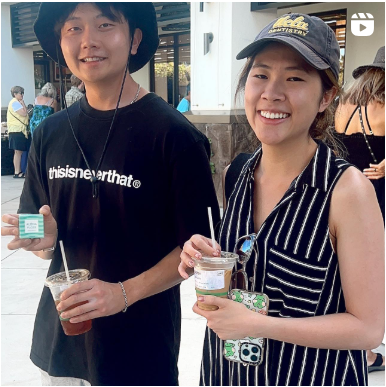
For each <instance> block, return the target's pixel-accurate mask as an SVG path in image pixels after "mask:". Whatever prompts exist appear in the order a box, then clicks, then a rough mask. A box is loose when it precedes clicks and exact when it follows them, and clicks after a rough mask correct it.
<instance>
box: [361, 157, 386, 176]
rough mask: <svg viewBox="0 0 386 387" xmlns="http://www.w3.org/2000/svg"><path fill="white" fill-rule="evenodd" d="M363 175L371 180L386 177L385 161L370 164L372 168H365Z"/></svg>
mask: <svg viewBox="0 0 386 387" xmlns="http://www.w3.org/2000/svg"><path fill="white" fill-rule="evenodd" d="M363 174H364V175H365V176H367V177H368V178H369V179H370V180H378V179H381V178H382V177H385V160H383V161H381V162H380V163H379V164H370V168H365V169H364V170H363Z"/></svg>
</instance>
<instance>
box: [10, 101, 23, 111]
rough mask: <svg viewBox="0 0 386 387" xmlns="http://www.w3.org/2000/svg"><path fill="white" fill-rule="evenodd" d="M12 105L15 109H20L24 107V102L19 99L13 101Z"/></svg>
mask: <svg viewBox="0 0 386 387" xmlns="http://www.w3.org/2000/svg"><path fill="white" fill-rule="evenodd" d="M11 106H12V109H13V110H14V111H16V110H19V109H21V108H22V107H23V106H22V104H21V103H20V102H19V101H17V100H14V101H11Z"/></svg>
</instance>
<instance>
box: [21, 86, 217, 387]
mask: <svg viewBox="0 0 386 387" xmlns="http://www.w3.org/2000/svg"><path fill="white" fill-rule="evenodd" d="M68 111H69V114H70V117H71V122H72V125H73V128H74V130H75V133H76V135H77V138H78V140H79V143H80V145H81V147H82V148H83V151H84V153H85V155H86V157H87V160H88V161H89V165H90V168H91V169H95V168H96V166H97V163H98V161H99V159H100V156H101V154H102V150H103V147H104V144H105V141H106V136H107V133H108V130H109V127H110V123H111V119H112V116H113V113H114V112H113V111H105V112H102V111H98V110H95V109H93V108H91V107H90V106H89V105H88V103H87V99H86V98H83V99H82V100H81V101H78V102H76V103H75V104H73V105H72V106H71V107H70V108H69V110H68ZM209 152H210V150H209V143H208V140H207V139H206V137H205V136H204V135H203V134H202V133H200V132H199V131H198V130H197V129H196V128H194V126H193V125H191V124H190V123H189V122H188V121H187V120H186V118H185V117H184V116H183V115H181V114H180V113H179V112H177V111H176V110H175V109H173V108H172V107H170V106H169V105H168V104H167V103H166V102H164V101H163V100H162V99H161V98H160V97H158V96H157V95H155V94H152V93H149V94H147V95H145V96H144V97H143V98H142V99H140V100H139V101H138V102H136V103H134V104H133V105H130V106H126V107H123V108H120V109H119V110H118V113H117V116H116V118H115V124H114V127H113V130H112V134H111V137H110V140H109V143H108V146H107V151H106V153H105V155H104V158H103V161H102V164H101V168H100V170H101V181H100V182H99V183H98V184H99V197H98V198H97V199H96V198H93V197H92V184H91V182H90V181H89V180H88V179H89V178H90V177H91V172H90V171H89V170H88V168H87V166H86V164H85V162H84V160H83V157H82V155H81V152H80V150H79V148H78V146H77V144H76V142H75V140H74V137H73V134H72V132H71V128H70V126H69V123H68V119H67V115H66V112H65V111H61V112H58V113H56V114H54V115H52V116H50V117H48V118H46V119H45V120H44V121H43V122H42V124H41V125H40V126H39V127H38V128H37V129H36V130H35V132H34V137H33V144H32V147H31V151H30V156H29V162H28V170H27V176H26V180H25V183H24V188H23V192H22V195H21V199H20V208H19V213H37V212H38V210H39V208H40V207H41V206H42V205H44V204H48V205H50V206H51V210H52V212H53V215H54V217H55V219H56V220H57V223H58V238H59V240H63V244H64V247H65V251H66V256H67V260H68V266H69V269H78V268H85V269H88V270H89V271H90V272H91V275H92V278H98V279H100V280H103V281H107V282H115V283H116V282H118V281H124V280H127V279H128V278H132V277H135V276H137V275H139V274H141V273H142V272H144V271H146V270H148V269H150V268H151V267H153V266H154V265H155V264H157V263H158V262H159V261H160V260H161V259H162V258H164V257H165V256H166V255H167V254H168V253H169V252H170V251H172V250H173V249H174V248H175V247H177V246H178V245H180V246H182V245H183V243H184V242H185V241H186V240H187V239H189V238H190V237H191V236H192V235H193V234H195V233H199V234H203V235H206V236H209V235H210V231H209V224H208V215H207V207H208V206H210V207H212V211H213V216H214V221H215V222H216V223H217V222H218V221H219V209H218V204H217V200H216V194H215V190H214V187H213V183H212V176H211V171H210V167H209ZM63 270H64V268H63V263H62V258H61V254H60V249H56V251H55V252H54V256H53V259H52V262H51V265H50V268H49V271H48V275H51V274H54V273H57V272H60V271H63ZM175 270H177V267H176V268H175ZM192 291H194V290H193V289H192ZM180 325H181V310H180V293H179V286H175V287H173V288H171V289H169V290H167V291H164V292H162V293H160V294H157V295H154V296H152V297H149V298H146V299H144V300H141V301H139V302H137V303H135V304H134V305H132V306H130V307H129V308H128V310H127V312H126V313H118V314H116V315H113V316H109V317H103V318H98V319H95V320H93V327H92V329H91V331H89V332H88V333H86V334H83V335H80V336H72V337H71V336H66V335H65V334H64V333H63V330H62V328H61V325H60V321H59V318H58V314H57V311H56V309H55V305H54V301H53V299H52V296H51V294H50V291H49V289H48V288H44V290H43V293H42V297H41V300H40V303H39V307H38V311H37V316H36V321H35V327H34V334H33V342H32V350H31V359H32V361H33V362H34V363H35V364H36V365H37V366H38V367H40V368H42V369H43V370H45V371H47V372H48V373H49V374H50V375H52V376H62V377H76V378H82V379H85V380H88V381H89V382H90V383H91V384H93V385H175V384H177V383H178V370H177V360H178V352H179V343H180Z"/></svg>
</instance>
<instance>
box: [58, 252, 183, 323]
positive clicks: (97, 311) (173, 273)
mask: <svg viewBox="0 0 386 387" xmlns="http://www.w3.org/2000/svg"><path fill="white" fill-rule="evenodd" d="M180 253H181V249H180V248H179V247H176V248H175V249H174V250H173V251H171V252H170V253H169V254H168V255H166V256H165V257H164V258H163V259H162V260H161V261H160V262H158V263H157V264H156V265H155V266H153V267H152V268H151V269H149V270H147V271H145V272H143V273H142V274H140V275H138V276H136V277H133V278H130V279H128V280H126V281H125V282H123V286H124V288H125V291H126V295H127V301H128V305H129V306H130V305H132V304H134V303H135V302H137V301H139V300H142V299H144V298H147V297H150V296H152V295H154V294H157V293H161V292H163V291H164V290H167V289H169V288H171V287H173V286H174V285H177V284H178V283H180V282H181V281H182V278H181V276H180V275H179V273H178V271H177V267H178V263H179V261H180ZM61 299H62V302H60V304H59V305H58V310H65V309H67V308H68V307H69V306H70V305H73V304H76V303H79V302H84V301H88V302H87V303H86V304H84V305H81V306H78V307H76V308H74V309H71V310H70V311H68V312H65V313H63V314H62V317H63V318H70V319H71V320H70V321H71V322H73V323H76V322H81V321H86V320H89V319H94V318H97V317H103V316H110V315H112V314H116V313H119V312H121V311H122V310H123V309H124V308H125V301H124V297H123V293H122V289H121V287H120V285H119V284H117V283H109V282H104V281H100V280H98V279H92V280H90V281H86V282H81V283H78V284H75V285H72V286H71V288H69V289H67V290H66V291H64V292H63V294H62V296H61ZM75 316H77V317H75Z"/></svg>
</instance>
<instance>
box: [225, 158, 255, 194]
mask: <svg viewBox="0 0 386 387" xmlns="http://www.w3.org/2000/svg"><path fill="white" fill-rule="evenodd" d="M250 157H251V155H250V154H249V153H240V154H239V155H238V156H237V157H236V158H235V159H234V160H233V161H232V163H231V165H230V167H229V168H228V171H227V173H226V175H225V198H226V200H227V201H228V200H229V197H230V196H231V194H232V192H233V189H234V187H235V185H236V182H237V179H238V178H239V176H240V173H241V170H242V169H243V166H244V165H245V163H246V162H247V160H249V158H250Z"/></svg>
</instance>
